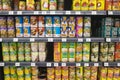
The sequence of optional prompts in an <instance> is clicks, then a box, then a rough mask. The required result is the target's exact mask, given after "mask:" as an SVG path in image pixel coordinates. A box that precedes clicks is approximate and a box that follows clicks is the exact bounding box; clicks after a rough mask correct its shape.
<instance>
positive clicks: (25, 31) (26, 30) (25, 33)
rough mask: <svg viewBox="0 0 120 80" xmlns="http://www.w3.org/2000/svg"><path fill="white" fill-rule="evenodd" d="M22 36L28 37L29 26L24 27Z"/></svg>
mask: <svg viewBox="0 0 120 80" xmlns="http://www.w3.org/2000/svg"><path fill="white" fill-rule="evenodd" d="M24 37H30V27H24Z"/></svg>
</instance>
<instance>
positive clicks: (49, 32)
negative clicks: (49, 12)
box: [45, 16, 53, 37]
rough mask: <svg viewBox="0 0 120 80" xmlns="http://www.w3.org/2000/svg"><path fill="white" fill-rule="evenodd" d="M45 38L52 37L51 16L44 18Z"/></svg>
mask: <svg viewBox="0 0 120 80" xmlns="http://www.w3.org/2000/svg"><path fill="white" fill-rule="evenodd" d="M45 27H46V33H45V34H46V37H52V35H53V32H52V31H53V19H52V17H51V16H46V17H45Z"/></svg>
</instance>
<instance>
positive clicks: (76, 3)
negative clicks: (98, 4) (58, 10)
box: [72, 0, 81, 10]
mask: <svg viewBox="0 0 120 80" xmlns="http://www.w3.org/2000/svg"><path fill="white" fill-rule="evenodd" d="M80 3H81V1H80V0H73V4H72V7H73V10H80Z"/></svg>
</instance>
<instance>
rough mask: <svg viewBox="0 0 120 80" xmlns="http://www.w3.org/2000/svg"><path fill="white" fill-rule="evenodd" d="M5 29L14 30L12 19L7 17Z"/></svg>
mask: <svg viewBox="0 0 120 80" xmlns="http://www.w3.org/2000/svg"><path fill="white" fill-rule="evenodd" d="M7 27H8V28H14V18H13V17H7Z"/></svg>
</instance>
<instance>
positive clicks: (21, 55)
mask: <svg viewBox="0 0 120 80" xmlns="http://www.w3.org/2000/svg"><path fill="white" fill-rule="evenodd" d="M17 50H18V61H24V60H25V57H24V43H17Z"/></svg>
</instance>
